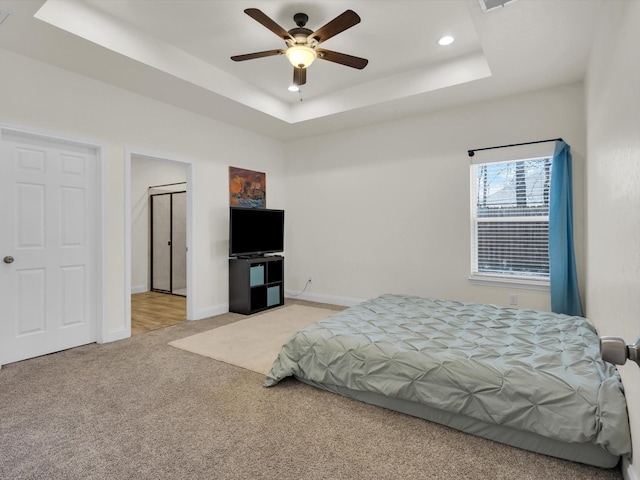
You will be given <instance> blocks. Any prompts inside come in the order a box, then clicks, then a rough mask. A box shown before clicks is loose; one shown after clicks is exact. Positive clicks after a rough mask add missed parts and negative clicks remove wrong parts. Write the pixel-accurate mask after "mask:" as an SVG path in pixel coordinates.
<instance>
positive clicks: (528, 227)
mask: <svg viewBox="0 0 640 480" xmlns="http://www.w3.org/2000/svg"><path fill="white" fill-rule="evenodd" d="M471 173H472V174H471V179H472V187H471V196H472V197H471V220H472V266H471V279H472V280H481V281H498V282H505V281H506V282H512V283H518V284H532V285H548V281H549V187H550V183H551V158H535V159H527V160H516V161H507V162H495V163H479V164H475V165H472V166H471Z"/></svg>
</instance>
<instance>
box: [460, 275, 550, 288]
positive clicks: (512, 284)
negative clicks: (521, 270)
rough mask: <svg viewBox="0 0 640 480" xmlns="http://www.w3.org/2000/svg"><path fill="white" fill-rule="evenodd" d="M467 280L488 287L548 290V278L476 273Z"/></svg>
mask: <svg viewBox="0 0 640 480" xmlns="http://www.w3.org/2000/svg"><path fill="white" fill-rule="evenodd" d="M469 282H470V283H472V284H473V285H486V286H489V287H504V288H522V289H525V290H540V291H547V292H548V291H549V280H548V279H535V278H526V277H514V276H510V275H481V274H477V273H476V274H473V275H471V276H470V277H469Z"/></svg>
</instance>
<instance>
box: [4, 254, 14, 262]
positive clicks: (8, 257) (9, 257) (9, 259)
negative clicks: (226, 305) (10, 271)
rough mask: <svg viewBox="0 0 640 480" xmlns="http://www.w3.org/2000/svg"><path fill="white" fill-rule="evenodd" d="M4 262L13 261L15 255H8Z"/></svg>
mask: <svg viewBox="0 0 640 480" xmlns="http://www.w3.org/2000/svg"><path fill="white" fill-rule="evenodd" d="M3 261H4V263H13V257H12V256H11V255H7V256H6V257H4V258H3Z"/></svg>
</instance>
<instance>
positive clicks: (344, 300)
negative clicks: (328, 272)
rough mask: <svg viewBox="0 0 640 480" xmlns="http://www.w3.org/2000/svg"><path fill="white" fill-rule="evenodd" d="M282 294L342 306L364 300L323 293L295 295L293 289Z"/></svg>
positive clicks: (349, 305)
mask: <svg viewBox="0 0 640 480" xmlns="http://www.w3.org/2000/svg"><path fill="white" fill-rule="evenodd" d="M284 296H285V297H287V298H296V299H298V300H307V301H308V302H318V303H328V304H330V305H341V306H343V307H353V306H354V305H358V304H359V303H362V302H364V300H363V299H359V298H349V297H337V296H335V295H324V294H322V293H303V294H301V295H297V294H296V292H294V291H291V290H289V291H285V292H284Z"/></svg>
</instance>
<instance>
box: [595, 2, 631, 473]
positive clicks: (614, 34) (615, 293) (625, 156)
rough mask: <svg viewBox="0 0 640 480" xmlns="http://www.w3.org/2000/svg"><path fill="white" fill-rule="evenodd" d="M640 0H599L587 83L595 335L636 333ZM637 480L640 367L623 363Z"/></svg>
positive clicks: (622, 335) (628, 471)
mask: <svg viewBox="0 0 640 480" xmlns="http://www.w3.org/2000/svg"><path fill="white" fill-rule="evenodd" d="M638 25H640V2H636V1H630V2H620V1H618V2H604V4H603V7H602V13H601V23H600V28H599V30H598V32H597V36H596V40H595V43H594V47H593V51H592V55H591V59H590V65H589V73H588V76H587V81H586V94H587V95H586V98H587V124H588V129H587V133H588V163H587V169H588V175H587V191H588V192H589V196H588V202H587V238H588V244H587V254H586V258H587V272H586V278H587V314H588V316H589V318H591V320H592V321H593V322H594V323H595V325H596V327H597V328H598V330H599V332H600V334H602V335H614V336H620V337H623V338H624V339H625V340H626V341H627V343H633V342H634V341H635V339H636V338H637V337H638V335H640V90H639V88H640V51H639V50H638V46H639V45H640V29H638ZM620 373H621V375H622V381H623V384H624V387H625V392H626V396H627V405H628V407H629V409H628V410H629V416H630V422H631V430H632V437H633V457H634V459H635V462H634V464H633V465H632V466H631V467H629V468H628V469H627V470H626V471H625V476H626V477H627V478H635V479H640V410H638V406H639V405H640V368H638V367H637V366H636V364H635V363H629V362H627V364H626V365H624V366H622V367H620Z"/></svg>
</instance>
